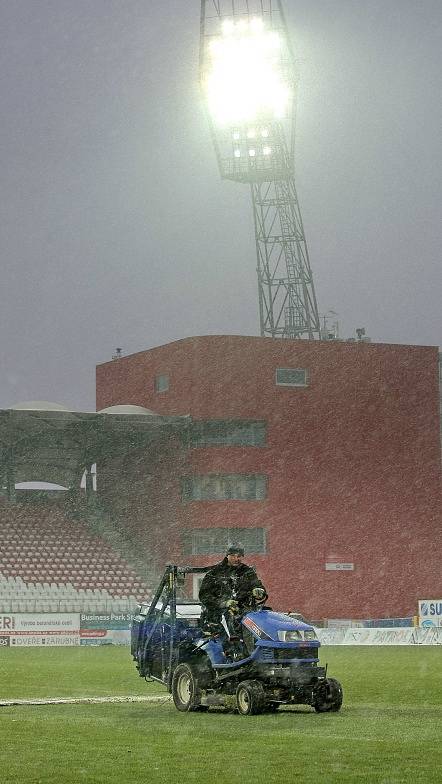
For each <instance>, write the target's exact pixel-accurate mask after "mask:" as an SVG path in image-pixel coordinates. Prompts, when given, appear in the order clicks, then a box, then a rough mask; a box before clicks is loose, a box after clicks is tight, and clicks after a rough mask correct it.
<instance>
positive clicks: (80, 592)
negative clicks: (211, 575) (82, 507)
mask: <svg viewBox="0 0 442 784" xmlns="http://www.w3.org/2000/svg"><path fill="white" fill-rule="evenodd" d="M0 537H1V545H0V611H2V612H60V611H62V612H83V611H84V612H88V611H95V612H123V611H124V612H126V611H130V610H133V608H134V606H135V604H136V603H137V601H139V600H141V599H146V598H149V597H150V596H151V591H150V589H149V586H148V585H147V584H146V582H145V581H144V580H143V579H142V578H140V577H139V575H138V574H137V572H136V570H135V569H134V568H133V566H132V565H131V564H130V563H128V561H127V560H126V559H125V558H124V557H123V556H122V555H121V554H120V553H118V552H117V551H116V550H115V548H114V547H112V546H111V544H110V543H108V542H106V541H105V539H104V538H102V537H101V536H99V535H98V534H95V533H94V532H91V530H90V528H89V526H88V524H87V522H86V521H85V520H77V519H73V518H72V519H71V518H70V517H69V516H68V515H67V513H66V512H65V511H63V510H62V509H60V508H59V507H57V506H55V507H53V508H51V507H50V506H48V505H44V504H35V505H32V504H30V503H25V504H20V503H18V504H9V503H8V502H7V501H5V500H3V499H1V500H0Z"/></svg>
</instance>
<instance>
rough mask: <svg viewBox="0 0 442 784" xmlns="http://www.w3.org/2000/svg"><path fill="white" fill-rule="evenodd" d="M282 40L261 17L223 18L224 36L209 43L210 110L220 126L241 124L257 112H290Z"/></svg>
mask: <svg viewBox="0 0 442 784" xmlns="http://www.w3.org/2000/svg"><path fill="white" fill-rule="evenodd" d="M281 48H282V39H281V37H280V35H279V34H278V33H276V32H274V31H272V30H266V28H265V26H264V23H263V20H262V19H260V18H256V19H251V20H250V22H247V21H245V20H241V21H240V22H238V23H237V24H235V23H234V22H233V21H232V20H225V21H224V22H223V25H222V35H221V36H219V37H218V38H215V39H213V40H212V41H211V43H210V44H209V50H208V55H209V62H208V72H207V76H206V80H205V86H206V90H207V100H208V104H209V111H210V113H211V115H212V116H213V118H214V120H215V121H216V122H217V123H218V124H220V125H241V124H243V123H250V122H253V121H254V120H255V119H256V118H257V117H270V118H276V119H282V118H284V117H286V116H287V113H288V105H289V97H290V90H289V88H288V86H287V84H285V83H284V80H283V74H282V68H281Z"/></svg>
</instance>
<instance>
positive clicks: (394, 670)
mask: <svg viewBox="0 0 442 784" xmlns="http://www.w3.org/2000/svg"><path fill="white" fill-rule="evenodd" d="M322 653H323V655H322V660H323V662H325V661H328V663H329V672H330V674H331V675H333V676H335V677H337V678H338V679H339V680H341V682H342V684H343V687H344V705H343V708H342V710H341V712H340V713H338V714H316V713H314V712H312V711H310V709H308V708H304V707H299V708H296V709H285V710H281V711H280V712H279V713H277V714H275V715H269V714H266V715H263V716H252V717H242V716H237V715H234V714H230V713H225V712H222V711H213V712H209V713H208V714H182V713H179V712H178V711H176V710H175V708H174V706H173V705H172V704H171V703H170V702H169V701H168V700H167V699H165V700H164V701H161V702H159V703H158V702H156V703H121V704H105V705H103V704H100V705H84V704H81V705H48V706H40V705H39V706H14V707H6V708H5V707H4V708H1V709H0V732H1V737H2V749H1V752H2V753H1V757H0V782H1V784H56V783H57V784H74V782H75V784H82V783H83V782H85V783H87V784H104V782H106V784H117V782H118V784H138V783H139V782H149V784H150V783H152V784H162V783H163V782H168V783H169V782H180V784H190V782H200V781H202V780H204V779H212V778H214V779H216V781H217V784H228V783H229V784H237V783H239V782H241V784H244V782H248V781H251V782H252V781H253V782H256V783H257V784H264V782H265V784H270V782H273V781H278V780H281V781H284V782H285V783H286V784H290V783H291V782H298V781H299V782H303V783H304V784H313V782H314V783H315V784H317V782H321V783H322V782H324V784H335V783H336V784H337V782H340V783H343V784H345V783H346V782H367V784H402V782H406V783H407V784H408V782H417V783H418V784H420V782H422V783H423V782H425V784H433V782H434V783H436V782H442V768H441V757H440V726H441V725H442V721H441V720H442V667H441V664H442V656H441V651H440V649H438V648H437V647H434V648H433V647H421V648H418V647H416V648H414V647H410V648H409V647H406V646H403V647H384V648H371V647H351V648H350V647H336V648H326V649H325V648H324V649H323V651H322ZM136 694H138V695H139V694H164V695H165V697H166V692H165V690H164V689H163V688H162V687H161V686H159V685H157V684H154V685H147V684H145V683H144V681H142V680H141V679H139V678H138V676H137V673H136V671H135V668H134V666H133V665H132V663H131V660H130V656H129V653H128V651H127V649H125V648H117V647H115V648H114V647H101V648H93V647H85V648H80V649H68V648H65V649H57V650H56V649H51V650H42V649H36V650H35V649H34V650H31V649H20V650H3V651H1V654H0V698H3V699H5V698H8V697H9V698H25V697H34V698H35V697H45V696H46V697H47V696H51V697H54V696H59V697H87V696H104V695H117V696H121V695H136ZM438 766H439V767H438Z"/></svg>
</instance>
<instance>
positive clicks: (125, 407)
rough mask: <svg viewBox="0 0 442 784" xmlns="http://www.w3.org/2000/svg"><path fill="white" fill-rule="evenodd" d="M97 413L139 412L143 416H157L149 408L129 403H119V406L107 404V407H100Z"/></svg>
mask: <svg viewBox="0 0 442 784" xmlns="http://www.w3.org/2000/svg"><path fill="white" fill-rule="evenodd" d="M98 413H99V414H132V415H134V414H141V415H143V416H158V414H156V413H155V411H151V410H150V408H144V406H132V405H129V404H124V405H119V406H108V407H107V408H102V409H101V410H100V411H98Z"/></svg>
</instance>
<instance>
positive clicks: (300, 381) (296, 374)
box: [276, 368, 309, 387]
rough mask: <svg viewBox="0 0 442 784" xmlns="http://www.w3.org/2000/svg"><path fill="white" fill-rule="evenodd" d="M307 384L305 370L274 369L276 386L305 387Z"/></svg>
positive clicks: (307, 379)
mask: <svg viewBox="0 0 442 784" xmlns="http://www.w3.org/2000/svg"><path fill="white" fill-rule="evenodd" d="M308 382H309V378H308V372H307V370H306V369H305V368H276V383H277V385H278V386H286V387H306V386H308Z"/></svg>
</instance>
